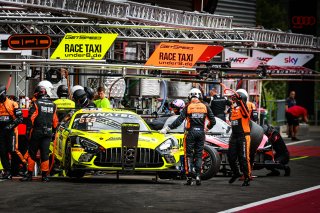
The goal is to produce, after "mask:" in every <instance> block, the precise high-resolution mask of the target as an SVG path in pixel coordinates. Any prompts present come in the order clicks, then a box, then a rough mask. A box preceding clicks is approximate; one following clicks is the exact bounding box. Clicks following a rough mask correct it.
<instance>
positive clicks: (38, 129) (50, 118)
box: [21, 86, 58, 182]
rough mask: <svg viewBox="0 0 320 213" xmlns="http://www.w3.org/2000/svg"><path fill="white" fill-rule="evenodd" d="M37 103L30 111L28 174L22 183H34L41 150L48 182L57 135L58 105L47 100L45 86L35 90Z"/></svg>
mask: <svg viewBox="0 0 320 213" xmlns="http://www.w3.org/2000/svg"><path fill="white" fill-rule="evenodd" d="M34 97H35V98H36V100H35V101H33V102H32V104H31V107H30V109H29V116H28V121H27V134H28V136H29V139H30V140H29V148H28V153H29V158H28V173H27V174H26V176H25V177H23V178H22V179H21V181H32V173H33V170H34V166H35V161H36V156H37V152H38V150H39V149H40V158H41V159H40V160H41V171H42V181H43V182H48V181H49V179H48V177H47V173H48V171H49V146H50V142H51V139H52V138H53V137H54V135H55V133H56V129H57V126H58V116H57V113H56V111H57V107H56V105H55V104H54V103H53V102H52V101H51V100H49V99H48V98H47V91H46V89H45V88H44V87H43V86H37V87H36V88H35V90H34Z"/></svg>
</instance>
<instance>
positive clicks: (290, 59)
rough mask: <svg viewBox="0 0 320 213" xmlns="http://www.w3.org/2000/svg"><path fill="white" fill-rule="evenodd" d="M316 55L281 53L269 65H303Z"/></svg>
mask: <svg viewBox="0 0 320 213" xmlns="http://www.w3.org/2000/svg"><path fill="white" fill-rule="evenodd" d="M313 57H314V55H313V54H297V53H279V54H278V55H276V56H275V57H274V58H273V59H272V60H270V61H268V63H267V65H272V66H303V65H305V64H306V63H307V62H308V61H310V60H311V59H312V58H313Z"/></svg>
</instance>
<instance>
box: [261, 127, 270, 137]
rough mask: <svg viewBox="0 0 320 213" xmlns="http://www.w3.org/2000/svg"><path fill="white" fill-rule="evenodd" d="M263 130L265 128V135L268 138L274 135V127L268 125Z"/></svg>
mask: <svg viewBox="0 0 320 213" xmlns="http://www.w3.org/2000/svg"><path fill="white" fill-rule="evenodd" d="M262 128H263V132H264V134H265V135H266V136H268V137H269V136H270V134H272V132H273V127H272V126H269V125H268V124H265V125H263V126H262Z"/></svg>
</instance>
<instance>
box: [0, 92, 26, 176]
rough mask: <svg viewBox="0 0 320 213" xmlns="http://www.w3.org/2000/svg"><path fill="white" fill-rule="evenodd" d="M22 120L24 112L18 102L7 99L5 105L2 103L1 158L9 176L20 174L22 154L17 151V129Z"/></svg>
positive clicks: (0, 113)
mask: <svg viewBox="0 0 320 213" xmlns="http://www.w3.org/2000/svg"><path fill="white" fill-rule="evenodd" d="M22 120H23V117H22V111H21V109H20V108H19V107H18V104H17V103H16V102H14V101H12V100H10V99H9V98H6V99H5V101H4V102H3V103H0V158H1V163H2V166H3V169H4V171H5V172H6V173H8V174H11V173H14V174H13V175H17V173H18V163H19V158H18V155H17V153H20V152H19V151H18V150H17V148H18V130H17V128H16V127H17V126H18V124H19V123H21V122H22ZM9 153H10V155H11V163H10V160H9V155H8V154H9ZM11 169H12V170H13V171H11Z"/></svg>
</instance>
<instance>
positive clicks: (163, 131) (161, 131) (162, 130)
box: [159, 126, 170, 134]
mask: <svg viewBox="0 0 320 213" xmlns="http://www.w3.org/2000/svg"><path fill="white" fill-rule="evenodd" d="M169 131H170V128H169V127H168V126H166V127H164V128H162V129H161V130H160V131H159V132H160V133H161V134H167V132H169Z"/></svg>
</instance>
